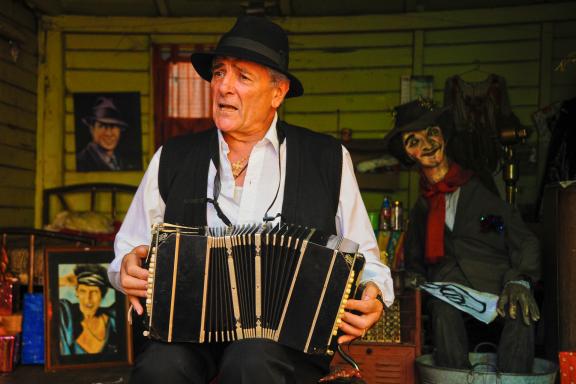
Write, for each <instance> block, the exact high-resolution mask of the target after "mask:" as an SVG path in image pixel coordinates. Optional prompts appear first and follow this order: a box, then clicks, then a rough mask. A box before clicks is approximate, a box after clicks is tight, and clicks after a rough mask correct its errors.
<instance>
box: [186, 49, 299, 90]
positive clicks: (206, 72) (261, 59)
mask: <svg viewBox="0 0 576 384" xmlns="http://www.w3.org/2000/svg"><path fill="white" fill-rule="evenodd" d="M217 56H225V57H235V58H238V59H242V60H247V61H252V62H254V63H257V64H261V65H264V66H266V67H268V68H272V69H274V70H275V71H278V72H280V73H282V74H283V75H285V76H286V77H287V78H288V80H290V88H289V89H288V93H286V98H290V97H298V96H302V95H303V94H304V87H303V86H302V83H301V82H300V80H298V79H297V78H296V77H295V76H294V75H292V74H291V73H290V72H288V71H285V70H283V69H282V68H280V67H278V65H277V64H276V63H274V62H273V61H272V60H270V59H268V58H267V57H265V56H262V55H260V54H258V53H256V52H252V51H248V50H245V49H242V48H238V47H221V48H219V49H218V50H216V51H214V52H198V53H193V54H192V56H191V57H190V61H191V62H192V65H193V66H194V69H195V70H196V72H198V74H199V75H200V77H202V78H203V79H204V80H206V81H211V80H212V61H213V60H214V58H215V57H217Z"/></svg>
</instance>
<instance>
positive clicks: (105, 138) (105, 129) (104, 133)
mask: <svg viewBox="0 0 576 384" xmlns="http://www.w3.org/2000/svg"><path fill="white" fill-rule="evenodd" d="M90 133H92V141H93V142H95V143H96V144H98V145H99V146H100V147H102V148H104V149H105V150H107V151H114V149H115V148H116V146H118V141H119V140H120V127H119V126H118V125H116V124H107V123H101V122H100V121H95V122H94V125H92V127H91V128H90Z"/></svg>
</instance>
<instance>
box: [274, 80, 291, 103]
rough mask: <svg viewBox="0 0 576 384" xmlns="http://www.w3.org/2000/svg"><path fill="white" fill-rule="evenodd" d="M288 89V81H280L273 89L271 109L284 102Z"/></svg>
mask: <svg viewBox="0 0 576 384" xmlns="http://www.w3.org/2000/svg"><path fill="white" fill-rule="evenodd" d="M289 89H290V81H289V80H280V81H278V83H277V84H276V86H275V87H274V96H273V98H272V107H274V108H276V109H277V108H278V107H280V104H282V102H283V101H284V98H285V97H286V94H287V93H288V90H289Z"/></svg>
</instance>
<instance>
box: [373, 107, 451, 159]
mask: <svg viewBox="0 0 576 384" xmlns="http://www.w3.org/2000/svg"><path fill="white" fill-rule="evenodd" d="M393 115H394V118H395V120H394V128H392V130H391V131H390V132H388V134H387V135H386V136H385V137H384V142H385V145H386V148H387V150H388V152H389V153H390V154H391V155H392V156H394V157H396V158H397V159H398V160H400V161H401V162H402V163H403V164H404V165H412V164H414V161H413V160H412V159H410V158H409V157H408V155H407V154H406V151H405V150H404V143H403V142H402V134H403V133H406V132H414V131H421V130H423V129H426V128H428V127H433V126H439V127H440V129H441V130H442V134H443V136H444V140H445V141H448V140H449V137H450V134H451V126H452V114H451V112H450V108H449V107H442V108H440V107H438V106H436V104H434V101H432V100H431V99H428V98H420V99H418V100H413V101H410V102H408V103H404V104H401V105H398V106H396V107H394V112H393Z"/></svg>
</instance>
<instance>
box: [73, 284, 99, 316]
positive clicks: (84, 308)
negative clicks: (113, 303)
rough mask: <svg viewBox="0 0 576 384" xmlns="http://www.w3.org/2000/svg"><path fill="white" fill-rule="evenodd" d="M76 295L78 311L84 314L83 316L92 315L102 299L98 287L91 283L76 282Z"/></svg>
mask: <svg viewBox="0 0 576 384" xmlns="http://www.w3.org/2000/svg"><path fill="white" fill-rule="evenodd" d="M76 296H78V302H79V303H80V312H82V313H83V314H84V317H92V316H94V315H95V314H96V311H97V310H98V308H100V302H101V301H102V292H101V291H100V288H98V287H96V286H93V285H85V284H78V287H77V288H76Z"/></svg>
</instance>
